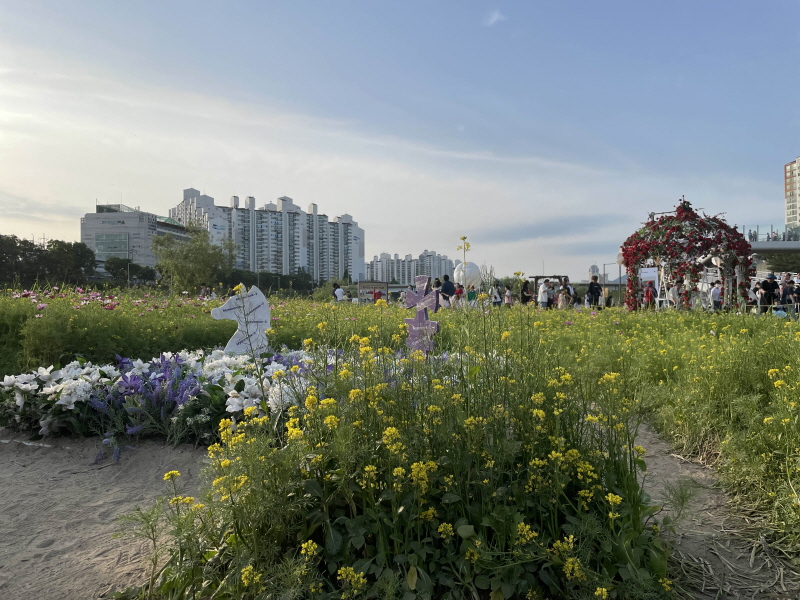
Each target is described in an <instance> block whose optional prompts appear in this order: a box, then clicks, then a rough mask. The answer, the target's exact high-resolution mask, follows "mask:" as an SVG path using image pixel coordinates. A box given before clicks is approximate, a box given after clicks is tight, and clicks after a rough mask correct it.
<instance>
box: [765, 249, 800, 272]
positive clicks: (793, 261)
mask: <svg viewBox="0 0 800 600" xmlns="http://www.w3.org/2000/svg"><path fill="white" fill-rule="evenodd" d="M761 258H763V259H764V261H765V262H766V263H767V267H768V268H769V270H770V271H789V272H791V273H800V252H787V253H786V254H762V255H761Z"/></svg>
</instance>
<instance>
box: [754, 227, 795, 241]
mask: <svg viewBox="0 0 800 600" xmlns="http://www.w3.org/2000/svg"><path fill="white" fill-rule="evenodd" d="M760 237H761V236H760V235H759V233H758V231H754V230H752V229H748V230H747V241H748V242H758V241H764V242H797V241H799V238H798V235H797V232H796V231H784V232H782V233H778V232H777V231H771V232H769V233H766V234H764V239H763V240H760V239H759V238H760Z"/></svg>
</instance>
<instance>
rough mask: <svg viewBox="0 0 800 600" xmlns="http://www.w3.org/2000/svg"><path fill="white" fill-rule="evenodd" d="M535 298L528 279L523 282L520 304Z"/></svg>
mask: <svg viewBox="0 0 800 600" xmlns="http://www.w3.org/2000/svg"><path fill="white" fill-rule="evenodd" d="M531 300H533V292H532V291H531V290H530V287H529V283H528V280H527V279H526V280H525V281H523V282H522V289H521V290H520V292H519V302H520V304H527V303H528V302H530V301H531Z"/></svg>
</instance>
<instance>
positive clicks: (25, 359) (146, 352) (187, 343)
mask: <svg viewBox="0 0 800 600" xmlns="http://www.w3.org/2000/svg"><path fill="white" fill-rule="evenodd" d="M65 292H66V293H65ZM123 293H124V292H123ZM39 303H43V304H45V305H46V307H45V308H42V309H40V310H38V311H37V306H38V305H39ZM217 304H218V303H217ZM212 306H216V304H214V303H209V302H206V301H203V300H200V299H195V298H188V297H182V296H181V297H178V298H167V297H156V296H151V295H149V294H148V295H147V296H142V295H139V297H137V296H136V295H125V296H120V295H119V292H116V291H114V293H107V294H105V295H102V294H99V293H96V294H89V293H88V292H86V293H84V292H75V291H69V290H63V291H61V292H51V291H47V293H39V294H38V295H32V296H28V297H21V298H14V297H12V295H11V294H9V293H8V292H6V293H2V294H0V376H3V375H11V374H16V373H21V372H22V371H24V370H27V369H36V368H38V367H40V366H49V365H54V364H65V363H67V362H70V361H72V360H74V359H75V358H78V357H82V358H85V359H87V360H89V361H91V362H93V363H95V364H105V363H114V361H115V356H116V355H118V354H119V355H120V356H126V357H133V358H144V359H145V360H149V359H150V358H152V357H154V356H158V355H159V354H161V353H162V352H178V351H180V350H183V349H186V348H193V349H201V348H212V347H214V346H224V345H225V344H226V343H227V341H228V340H229V339H230V336H231V335H233V332H234V331H235V330H236V323H234V322H233V321H217V320H214V319H212V318H211V315H210V312H211V307H212ZM36 314H38V315H40V316H39V317H35V315H36Z"/></svg>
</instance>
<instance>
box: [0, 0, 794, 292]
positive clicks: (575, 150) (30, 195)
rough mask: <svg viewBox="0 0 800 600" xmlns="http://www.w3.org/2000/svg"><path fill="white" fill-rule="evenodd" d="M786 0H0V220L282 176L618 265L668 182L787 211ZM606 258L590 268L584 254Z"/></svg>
mask: <svg viewBox="0 0 800 600" xmlns="http://www.w3.org/2000/svg"><path fill="white" fill-rule="evenodd" d="M798 8H800V2H798V0H793V1H788V0H770V2H751V1H746V2H745V1H736V0H731V1H726V2H712V1H710V0H709V1H706V2H697V1H696V0H674V1H671V2H659V3H656V2H640V1H633V0H632V1H625V2H620V1H614V0H604V1H603V2H597V1H596V0H591V1H578V0H574V1H570V2H559V1H555V0H552V1H544V0H543V1H538V2H531V1H524V2H522V1H520V2H477V1H469V0H454V1H448V0H438V1H437V2H429V1H424V2H423V1H416V0H404V1H403V2H374V1H358V2H357V1H345V0H341V1H337V2H306V1H295V2H251V1H235V0H229V1H226V2H208V1H204V0H193V1H187V2H182V1H177V0H176V1H170V2H141V1H135V0H130V1H128V2H124V3H122V2H100V1H97V2H64V1H63V0H59V1H54V2H46V1H35V0H32V1H30V2H19V1H18V0H0V234H3V235H10V234H13V235H17V236H19V237H27V238H29V239H30V238H31V237H34V238H36V239H41V238H47V239H50V238H57V239H64V240H68V241H78V240H79V239H80V218H81V217H82V216H83V215H84V214H85V213H87V212H93V211H94V206H95V203H118V202H122V203H124V204H127V205H129V206H138V207H141V209H142V210H145V211H149V212H154V213H156V214H162V215H163V214H167V212H168V210H169V208H171V207H173V206H175V205H176V204H178V203H179V202H180V200H181V199H182V190H183V189H184V188H189V187H194V188H197V189H199V190H201V191H203V192H204V193H206V194H208V195H210V196H213V197H214V198H215V199H216V202H217V204H220V205H227V204H228V201H229V198H230V197H231V196H233V195H238V196H240V197H245V196H255V197H256V200H257V202H258V205H261V204H262V203H266V202H270V201H272V200H274V199H275V198H277V197H279V196H284V195H286V196H290V197H291V198H293V199H294V201H295V203H296V204H299V205H300V206H301V207H304V208H305V207H307V205H308V204H310V203H312V202H314V203H317V205H318V206H319V209H320V211H321V212H324V213H326V214H328V215H329V216H330V217H333V216H336V215H340V214H343V213H349V214H351V215H352V216H353V218H354V219H355V220H356V221H357V222H358V223H359V225H360V226H361V227H362V228H363V229H364V230H365V238H366V254H367V260H369V259H371V258H372V256H373V255H375V254H379V253H381V252H389V253H390V254H399V255H400V256H404V255H406V254H413V255H415V256H416V255H418V254H420V253H421V252H422V251H423V250H435V251H437V252H439V253H442V254H447V255H448V256H450V257H453V258H456V257H458V256H459V254H460V253H458V252H457V251H456V248H457V246H459V245H460V243H461V241H460V239H459V238H460V237H461V236H467V239H468V241H469V242H470V243H471V244H472V249H471V251H470V255H469V256H468V260H470V261H472V262H477V263H479V264H486V265H487V266H492V267H493V268H494V270H495V273H496V274H498V275H509V274H511V273H513V272H514V271H522V272H525V273H527V274H529V275H534V274H542V273H543V272H545V273H546V274H567V275H570V276H571V277H572V278H573V279H578V280H579V279H585V278H586V276H587V273H588V270H589V266H590V265H591V264H597V265H602V264H604V263H608V266H607V270H608V271H609V272H616V263H615V262H614V261H615V260H616V256H617V253H618V249H619V246H620V244H621V243H622V242H623V241H624V240H625V239H626V238H627V237H628V236H629V235H630V234H632V233H633V232H634V231H635V230H636V229H637V228H638V226H639V225H640V224H641V223H642V222H643V221H646V220H647V215H648V213H649V212H662V211H669V210H672V208H673V207H674V206H675V204H676V203H677V201H678V199H679V198H680V197H681V196H685V197H686V199H687V200H689V201H690V202H692V204H693V205H694V206H695V207H698V208H703V209H704V210H705V212H707V213H708V214H719V213H724V215H725V217H726V218H727V220H728V222H729V223H735V224H739V225H744V226H745V227H748V226H751V225H755V224H762V225H763V224H781V223H782V222H783V165H784V164H786V163H787V162H790V161H792V160H794V159H795V158H797V156H798V155H800V141H799V140H800V135H798V133H799V131H798V130H799V129H800V111H798V110H797V108H796V103H797V96H798V95H797V93H796V92H797V91H798V84H797V68H798V65H800V28H799V27H798V25H797V16H798V14H799V13H798ZM601 269H602V266H601Z"/></svg>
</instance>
